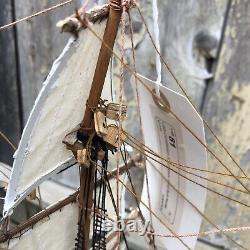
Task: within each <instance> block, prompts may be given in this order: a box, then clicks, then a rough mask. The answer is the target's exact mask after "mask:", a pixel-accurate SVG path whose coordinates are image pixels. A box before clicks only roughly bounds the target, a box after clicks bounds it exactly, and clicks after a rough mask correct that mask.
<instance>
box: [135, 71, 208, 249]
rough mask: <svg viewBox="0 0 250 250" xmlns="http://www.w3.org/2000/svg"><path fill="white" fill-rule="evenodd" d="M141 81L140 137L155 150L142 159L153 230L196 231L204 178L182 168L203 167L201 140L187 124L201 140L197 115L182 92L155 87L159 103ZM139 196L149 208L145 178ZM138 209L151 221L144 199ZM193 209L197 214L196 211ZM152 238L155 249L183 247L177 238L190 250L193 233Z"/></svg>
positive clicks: (150, 86)
mask: <svg viewBox="0 0 250 250" xmlns="http://www.w3.org/2000/svg"><path fill="white" fill-rule="evenodd" d="M140 80H141V81H142V82H143V83H144V84H145V85H144V86H143V85H142V84H141V83H138V88H139V100H140V112H141V116H142V127H143V133H144V140H145V145H146V146H148V147H149V148H150V149H151V150H153V151H154V156H152V154H150V153H148V155H149V156H148V157H147V161H146V164H147V170H148V186H149V194H150V201H151V202H150V203H151V209H152V211H154V212H155V214H156V215H157V216H158V218H156V217H155V216H154V215H152V219H153V220H152V224H153V228H154V231H155V233H156V234H160V235H166V234H173V233H176V234H185V233H188V232H199V228H200V225H201V221H202V216H201V213H202V212H203V210H204V206H205V201H206V181H205V180H204V179H201V180H200V179H198V181H197V178H195V177H194V176H192V175H190V174H188V173H187V172H185V170H187V168H185V166H190V167H197V168H199V169H201V170H205V169H206V168H207V156H206V149H205V147H204V145H202V144H201V143H200V142H199V141H198V140H197V139H196V138H195V137H194V136H193V135H192V134H191V133H190V131H189V130H188V129H187V128H189V129H190V130H192V132H193V133H194V134H195V135H196V136H197V137H198V138H199V139H200V140H201V142H202V143H204V144H205V134H204V126H203V122H202V118H201V117H200V116H199V114H198V113H197V112H196V111H195V109H194V108H193V107H192V105H191V104H190V102H189V101H188V100H187V98H185V97H184V96H182V95H180V94H178V93H176V92H174V91H172V90H170V89H168V88H166V87H164V86H160V93H161V94H160V97H159V98H160V100H161V101H160V102H159V99H157V98H156V97H155V95H152V91H154V88H155V83H154V82H152V81H151V80H149V79H146V78H144V77H141V76H140ZM145 86H146V87H145ZM169 110H170V111H169ZM180 121H181V122H180ZM183 124H185V126H186V127H187V128H186V127H185V126H184V125H183ZM148 135H150V136H148ZM145 152H146V151H145ZM155 155H159V156H160V157H161V158H160V157H156V156H155ZM150 157H153V158H154V159H156V160H157V161H158V162H157V161H154V160H153V159H151V158H150ZM171 163H172V164H171ZM173 163H175V164H173ZM171 169H173V170H171ZM183 170H184V171H183ZM201 175H204V174H201ZM185 177H186V178H185ZM204 177H205V175H204ZM187 178H188V179H191V180H194V181H196V182H198V183H200V184H201V185H203V186H204V187H205V188H201V187H200V186H198V185H196V184H194V183H193V182H191V181H189V180H187ZM141 199H142V201H143V202H144V204H147V206H148V207H150V205H149V202H148V193H147V183H146V179H145V180H144V185H143V191H142V198H141ZM195 207H196V208H197V209H196V208H195ZM141 209H142V213H143V215H144V216H145V218H146V220H148V221H150V213H149V211H148V209H146V208H145V206H144V205H143V204H141ZM198 210H199V211H200V213H198V212H197V211H198ZM159 219H160V220H161V221H162V222H163V223H164V224H163V223H161V222H160V221H159ZM169 229H170V230H169ZM155 239H156V240H155V243H156V246H157V247H159V249H166V247H167V248H168V249H178V250H181V249H186V247H185V246H184V245H183V243H182V242H181V240H182V241H183V242H184V243H185V244H186V245H188V246H189V247H190V249H194V246H195V243H196V239H197V237H189V238H182V239H181V240H179V239H177V238H164V237H156V238H155Z"/></svg>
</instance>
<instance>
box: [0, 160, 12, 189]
mask: <svg viewBox="0 0 250 250" xmlns="http://www.w3.org/2000/svg"><path fill="white" fill-rule="evenodd" d="M10 173H11V167H10V166H8V165H6V164H4V163H2V162H0V187H1V188H2V187H6V186H7V185H8V183H9V179H10Z"/></svg>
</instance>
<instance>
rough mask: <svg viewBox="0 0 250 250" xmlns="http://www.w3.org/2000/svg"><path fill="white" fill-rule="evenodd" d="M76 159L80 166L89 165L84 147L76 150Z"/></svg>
mask: <svg viewBox="0 0 250 250" xmlns="http://www.w3.org/2000/svg"><path fill="white" fill-rule="evenodd" d="M77 161H78V163H79V164H80V166H84V167H87V168H88V167H89V166H90V161H89V159H88V155H87V149H86V148H84V149H80V150H77Z"/></svg>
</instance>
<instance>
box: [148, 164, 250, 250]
mask: <svg viewBox="0 0 250 250" xmlns="http://www.w3.org/2000/svg"><path fill="white" fill-rule="evenodd" d="M149 163H150V164H151V166H152V167H153V168H154V169H155V170H156V171H157V172H158V174H159V175H160V176H161V177H162V178H163V179H164V180H165V181H166V182H167V183H168V184H169V185H170V186H171V187H172V188H173V189H174V190H175V192H177V193H178V194H179V195H180V196H181V197H182V198H183V199H184V200H185V201H187V202H188V204H189V205H191V206H192V207H193V208H194V209H195V210H196V212H197V213H199V214H200V215H201V216H202V217H203V218H204V219H205V220H206V221H207V222H208V223H209V224H210V225H212V226H213V227H215V228H216V229H217V230H221V229H220V228H219V227H218V226H217V225H216V224H215V223H213V222H212V221H211V220H210V219H209V218H208V217H207V216H206V215H205V214H204V213H202V212H201V211H200V210H199V208H198V207H197V206H196V205H194V203H192V202H191V201H190V200H189V199H188V198H187V197H186V196H185V195H184V194H182V192H180V191H179V190H178V188H176V187H175V186H174V185H173V184H172V183H171V182H170V180H168V179H167V178H166V177H165V176H164V175H163V174H162V173H161V172H160V171H159V170H158V169H157V167H156V166H155V165H154V164H153V162H152V161H150V160H149ZM221 233H222V234H223V235H224V236H225V237H227V239H228V240H230V241H231V242H232V243H234V244H235V245H237V246H239V247H240V248H242V249H245V250H248V249H246V248H245V247H244V246H242V245H240V244H239V243H238V242H237V241H235V240H234V239H232V238H231V237H230V236H229V235H227V234H226V233H225V232H223V231H221Z"/></svg>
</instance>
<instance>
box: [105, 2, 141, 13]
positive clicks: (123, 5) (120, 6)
mask: <svg viewBox="0 0 250 250" xmlns="http://www.w3.org/2000/svg"><path fill="white" fill-rule="evenodd" d="M109 5H110V7H111V8H113V10H118V11H120V10H126V11H128V10H129V9H131V8H134V7H135V6H136V0H121V1H120V0H110V1H109Z"/></svg>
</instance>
